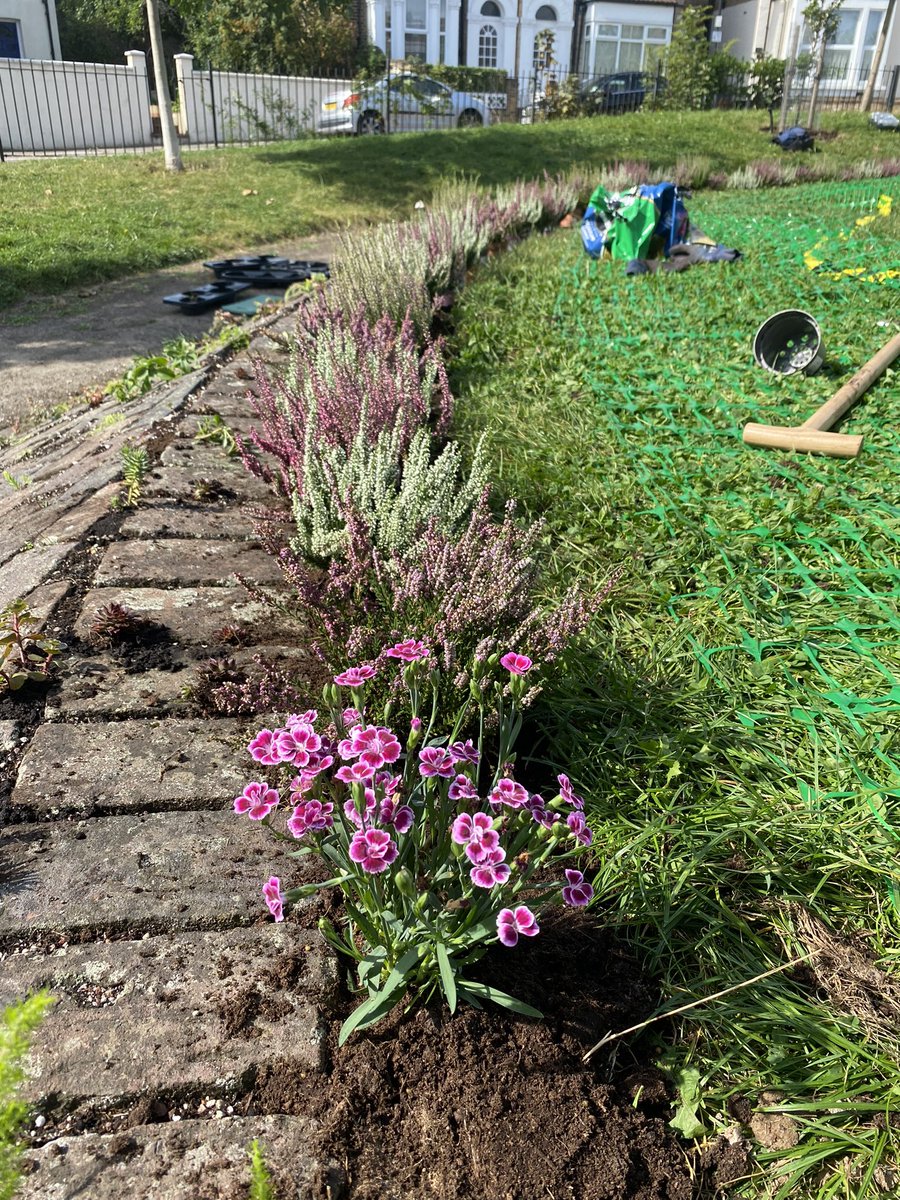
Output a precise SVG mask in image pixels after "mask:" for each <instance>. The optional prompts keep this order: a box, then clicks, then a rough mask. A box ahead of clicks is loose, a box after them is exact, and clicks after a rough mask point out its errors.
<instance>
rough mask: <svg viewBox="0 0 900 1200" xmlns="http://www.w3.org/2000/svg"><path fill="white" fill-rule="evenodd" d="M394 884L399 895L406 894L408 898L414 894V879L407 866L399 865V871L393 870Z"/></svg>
mask: <svg viewBox="0 0 900 1200" xmlns="http://www.w3.org/2000/svg"><path fill="white" fill-rule="evenodd" d="M394 884H395V885H396V888H397V891H398V892H399V893H400V895H401V896H407V897H408V898H409V899H412V898H413V896H415V894H416V881H415V879H413V876H412V872H411V871H410V870H409V869H408V868H407V867H401V868H400V870H399V871H395V872H394Z"/></svg>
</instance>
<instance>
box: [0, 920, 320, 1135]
mask: <svg viewBox="0 0 900 1200" xmlns="http://www.w3.org/2000/svg"><path fill="white" fill-rule="evenodd" d="M5 967H6V970H5V971H4V979H3V982H2V983H0V1003H2V1004H3V1005H4V1006H6V1005H8V1004H12V1003H13V1002H14V1001H15V1000H16V998H17V997H18V996H21V995H33V994H34V993H35V992H37V991H39V990H40V989H46V990H47V991H49V992H50V994H51V995H52V996H53V997H54V1004H53V1006H52V1008H51V1009H50V1011H49V1013H48V1014H47V1015H46V1017H45V1018H44V1020H43V1022H42V1023H41V1025H40V1027H39V1029H38V1030H37V1032H36V1033H35V1035H34V1037H33V1038H32V1043H31V1053H30V1055H29V1064H28V1079H27V1084H26V1086H25V1091H24V1095H25V1098H26V1099H27V1100H28V1101H29V1102H31V1103H33V1104H34V1105H35V1106H36V1108H37V1110H38V1111H40V1109H41V1107H42V1105H43V1104H45V1103H46V1102H47V1101H48V1099H49V1100H50V1101H51V1103H52V1104H53V1105H54V1106H56V1105H59V1104H60V1103H61V1104H62V1107H63V1108H69V1106H70V1104H72V1103H74V1104H80V1103H84V1102H85V1101H87V1106H88V1107H95V1106H98V1105H99V1106H100V1107H102V1108H104V1109H107V1110H108V1109H109V1108H110V1107H111V1106H112V1105H117V1104H121V1103H122V1102H123V1101H124V1102H127V1101H128V1100H129V1099H131V1098H133V1097H135V1096H137V1095H141V1094H143V1095H146V1094H148V1093H149V1094H151V1095H152V1094H159V1093H160V1092H162V1091H170V1090H174V1091H180V1090H185V1091H187V1090H190V1091H196V1090H200V1089H209V1088H217V1089H218V1090H219V1092H220V1093H221V1092H223V1091H224V1092H228V1091H231V1092H232V1093H233V1092H234V1091H236V1090H237V1086H238V1083H239V1081H240V1080H241V1079H242V1078H245V1077H246V1076H247V1074H248V1072H250V1071H251V1070H252V1069H253V1068H254V1067H256V1066H258V1065H259V1064H260V1063H265V1062H269V1063H271V1062H275V1061H278V1060H282V1061H284V1062H286V1063H290V1064H291V1065H292V1066H293V1067H294V1068H296V1069H301V1070H306V1071H313V1072H315V1071H319V1070H321V1068H322V1031H323V1029H324V1028H325V1021H324V1020H323V1018H322V1015H321V1009H322V1006H323V1005H325V1006H331V1005H332V1004H333V1002H334V994H335V991H336V987H337V972H336V964H335V961H334V957H333V955H332V953H331V952H330V951H329V949H328V947H327V945H326V943H325V942H324V940H323V939H322V937H321V936H320V935H319V934H318V932H315V931H312V932H311V931H309V930H304V929H301V928H299V927H298V926H295V925H292V924H290V923H288V922H285V923H283V924H281V925H276V924H275V923H274V922H271V923H270V924H269V925H264V926H259V927H257V928H252V929H247V928H244V929H230V930H216V931H207V932H202V931H201V932H192V933H184V932H180V933H178V934H177V936H176V935H165V934H161V935H157V936H155V937H149V938H141V939H137V940H128V941H114V942H97V943H93V944H91V945H85V946H72V945H70V946H64V947H62V948H61V949H58V950H56V951H55V952H53V953H50V954H45V955H42V956H40V957H37V956H31V957H28V956H24V955H10V957H9V958H7V960H6V963H5Z"/></svg>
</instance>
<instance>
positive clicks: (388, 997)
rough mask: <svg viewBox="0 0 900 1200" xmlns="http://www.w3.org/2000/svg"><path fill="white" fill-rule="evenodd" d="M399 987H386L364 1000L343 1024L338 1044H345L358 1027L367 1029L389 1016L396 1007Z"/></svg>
mask: <svg viewBox="0 0 900 1200" xmlns="http://www.w3.org/2000/svg"><path fill="white" fill-rule="evenodd" d="M399 991H400V988H399V987H394V988H392V989H391V990H388V989H387V988H386V987H383V988H381V990H380V991H377V992H373V993H372V995H371V996H370V997H369V998H368V1000H364V1001H363V1002H362V1004H360V1006H359V1007H358V1008H354V1010H353V1012H352V1013H351V1014H350V1016H349V1017H348V1018H347V1020H346V1021H345V1022H344V1023H343V1025H342V1026H341V1031H340V1033H339V1034H338V1045H339V1046H343V1044H344V1042H346V1040H347V1038H348V1037H349V1036H350V1034H351V1033H353V1032H354V1031H355V1030H357V1029H366V1028H368V1026H369V1025H374V1024H375V1022H376V1021H380V1020H381V1018H382V1017H384V1016H387V1014H388V1013H389V1012H390V1010H391V1009H392V1008H393V1007H394V1001H395V999H396V996H397V993H398V992H399Z"/></svg>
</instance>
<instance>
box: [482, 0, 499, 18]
mask: <svg viewBox="0 0 900 1200" xmlns="http://www.w3.org/2000/svg"><path fill="white" fill-rule="evenodd" d="M481 15H482V16H483V17H502V16H503V9H502V8H501V7H500V5H499V4H495V3H494V0H484V4H482V6H481Z"/></svg>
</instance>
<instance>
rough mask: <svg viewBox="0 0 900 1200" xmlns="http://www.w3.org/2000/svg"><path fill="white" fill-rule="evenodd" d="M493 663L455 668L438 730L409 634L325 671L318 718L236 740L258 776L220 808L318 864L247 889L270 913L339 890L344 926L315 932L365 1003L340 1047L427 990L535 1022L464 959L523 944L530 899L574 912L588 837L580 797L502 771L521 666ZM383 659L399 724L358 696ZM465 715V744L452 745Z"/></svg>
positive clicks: (530, 919)
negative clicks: (316, 879)
mask: <svg viewBox="0 0 900 1200" xmlns="http://www.w3.org/2000/svg"><path fill="white" fill-rule="evenodd" d="M392 652H393V653H392ZM502 661H505V662H506V664H507V665H506V669H505V672H504V669H503V668H502V667H501V666H500V656H499V655H498V654H493V655H491V656H490V657H488V658H487V659H482V660H476V661H474V662H473V663H472V664H471V665H470V667H469V671H470V678H471V683H470V688H469V692H468V695H467V697H466V699H465V701H464V703H463V704H462V705H461V706H460V707H459V709H458V711H457V713H456V715H455V717H454V718H453V720H452V721H450V722H449V723H447V724H444V723H443V722H441V721H440V719H439V718H438V716H437V715H436V714H437V711H438V707H437V697H438V695H439V691H440V682H439V676H440V669H439V667H437V666H436V664H435V663H433V661H432V654H431V652H430V650H429V648H428V647H427V646H425V645H423V644H422V643H421V641H420V639H418V638H414V637H411V636H410V637H407V638H405V639H403V640H402V641H401V642H399V643H398V644H397V645H396V646H394V647H386V648H385V652H384V655H383V656H382V657H381V666H380V667H378V668H376V666H375V664H373V663H371V662H369V663H362V664H359V665H355V666H349V667H346V668H345V669H344V670H343V671H341V672H340V673H339V674H337V675H336V676H335V682H334V683H332V684H329V685H327V686H326V688H325V689H324V693H323V700H324V706H325V709H326V710H327V711H326V715H325V717H324V718H320V717H319V714H318V713H317V712H316V711H315V710H309V711H307V712H303V713H295V714H293V715H291V716H289V717H288V718H287V720H286V722H285V725H284V727H283V728H278V729H262V730H260V731H259V732H258V733H257V734H256V736H255V737H254V738H253V740H252V741H251V742H250V744H249V746H248V751H249V753H250V756H251V757H252V758H253V759H254V761H255V762H256V763H257V764H258V765H259V766H260V767H261V768H262V769H263V771H264V776H265V777H264V778H263V779H260V780H255V781H253V782H251V783H248V784H247V785H246V787H245V788H244V790H243V791H242V792H241V794H240V795H239V796H238V797H236V799H235V801H234V809H235V812H236V813H238V814H239V815H241V816H246V817H248V818H249V820H251V821H253V822H256V823H258V824H259V825H261V826H263V827H265V828H266V829H267V830H268V831H269V832H270V833H271V834H273V835H274V836H275V837H276V838H277V839H278V840H279V841H280V842H281V843H282V845H284V846H289V847H291V849H290V850H289V857H292V858H302V857H304V856H306V855H313V856H314V857H317V858H319V859H321V860H322V861H323V862H324V863H326V864H327V866H328V868H329V870H330V871H331V872H332V875H331V877H330V878H329V879H328V880H326V881H325V882H323V883H314V884H305V885H302V886H299V887H288V886H283V885H282V882H281V878H280V876H277V875H273V876H271V877H270V878H269V879H268V880H267V881H266V883H265V884H264V885H263V888H262V893H263V897H264V900H265V903H266V905H267V906H268V908H269V911H270V912H271V914H272V916H273V917H274V919H275V920H276V921H282V920H283V919H284V909H285V905H287V904H290V903H291V902H293V901H296V900H299V899H301V898H302V897H305V896H308V895H310V894H312V893H313V892H315V891H316V890H317V889H319V888H324V887H337V888H339V889H340V890H341V892H342V893H343V897H344V911H345V914H346V917H345V922H344V925H343V927H342V928H340V929H338V928H335V926H334V925H332V924H331V923H330V922H329V921H327V920H324V919H323V921H322V922H320V929H321V930H322V932H323V934H324V936H325V937H326V938H327V939H328V941H329V942H330V944H331V945H332V946H333V947H334V948H335V949H336V950H337V951H338V952H339V953H341V954H343V955H347V956H349V957H350V958H352V959H353V960H354V961H355V963H356V967H357V974H358V978H359V985H360V990H361V991H364V992H366V993H367V997H366V999H365V1000H364V1001H363V1002H362V1003H361V1004H360V1005H359V1007H357V1008H356V1009H355V1011H354V1012H353V1013H352V1014H351V1016H350V1017H349V1018H348V1019H347V1020H346V1021H345V1022H344V1025H343V1026H342V1028H341V1033H340V1043H341V1044H343V1042H344V1041H346V1039H347V1038H348V1037H349V1036H350V1034H351V1033H352V1032H353V1031H354V1030H358V1029H363V1028H365V1027H366V1026H368V1025H371V1024H373V1023H374V1022H376V1021H378V1020H380V1019H381V1018H382V1017H383V1016H385V1015H386V1013H387V1012H389V1011H390V1010H391V1009H392V1008H393V1007H394V1006H395V1005H397V1004H398V1003H400V1002H401V1000H402V999H403V997H404V995H406V994H409V996H410V999H411V1000H412V1001H418V1000H427V999H428V998H429V997H430V996H432V995H433V994H434V993H435V992H436V991H437V990H438V989H440V990H441V991H442V992H443V994H444V996H445V998H446V1000H447V1003H448V1004H449V1006H450V1009H451V1011H453V1010H455V1008H456V1005H457V1002H458V1001H459V1000H464V1001H467V1002H469V1003H471V1004H473V1005H475V1006H476V1007H479V1006H480V1005H481V1003H482V1002H483V1001H484V1000H491V1001H494V1002H495V1003H497V1004H500V1005H502V1006H503V1007H506V1008H508V1009H512V1010H513V1011H515V1012H519V1013H524V1014H526V1015H529V1016H537V1017H539V1016H540V1015H541V1014H540V1013H539V1012H537V1010H535V1009H533V1008H530V1007H529V1006H528V1005H525V1004H522V1003H521V1002H520V1001H518V1000H516V999H515V998H513V997H511V996H508V995H506V994H505V993H504V992H501V991H499V990H498V989H496V988H494V987H488V986H487V985H485V984H483V983H481V982H479V981H477V980H474V979H472V978H470V977H469V968H470V967H471V966H472V965H473V964H474V963H476V962H477V961H478V960H479V959H480V958H481V957H482V955H483V954H484V953H485V951H486V949H487V948H488V947H489V946H490V945H491V944H492V943H495V942H499V943H500V944H501V945H503V946H506V947H513V946H515V945H516V943H517V942H518V940H519V938H520V937H526V938H530V937H534V936H535V935H536V934H537V933H538V932H539V926H538V922H537V916H538V914H539V913H540V910H541V909H542V908H543V907H544V906H545V905H547V904H549V903H551V902H555V901H562V903H563V904H567V905H571V906H574V907H583V906H584V905H586V904H588V903H589V902H590V900H591V898H592V896H593V889H592V887H591V884H589V883H587V882H586V881H585V878H584V874H583V873H582V872H581V871H580V870H577V869H575V868H572V867H564V864H566V863H567V862H568V861H569V860H570V859H572V858H573V857H574V856H576V855H578V854H579V853H580V852H581V848H582V846H584V845H586V844H588V843H589V842H590V831H589V830H588V829H587V826H586V825H585V822H584V814H583V812H582V808H583V801H582V799H581V797H579V796H576V795H575V793H574V792H573V791H572V787H571V784H570V782H569V780H568V778H567V777H566V776H565V775H560V776H559V777H558V780H557V782H558V791H557V792H556V794H555V795H553V796H552V797H551V798H550V799H549V800H547V799H545V798H544V797H543V796H541V795H539V794H535V793H531V792H529V790H528V788H527V787H526V786H525V785H524V784H523V783H522V782H521V781H519V780H516V779H515V778H514V777H513V772H514V771H515V762H516V755H515V751H514V745H515V739H516V735H517V733H518V730H519V728H520V727H521V714H520V706H521V702H522V699H523V697H524V695H525V693H526V690H527V688H528V686H529V685H528V682H527V679H526V677H527V676H528V675H529V674H531V672H532V671H533V670H534V667H533V664H532V663H531V662H529V661H528V659H527V658H525V657H524V656H521V655H518V654H515V653H514V652H510V653H508V654H507V655H505V656H504V659H503V660H502ZM388 664H390V666H391V668H392V669H393V670H394V671H397V670H398V668H399V680H400V685H401V686H402V687H403V688H404V689H405V690H406V692H407V694H408V699H409V711H410V713H411V717H410V719H409V720H408V721H407V722H406V723H405V732H401V731H400V729H399V728H396V727H395V728H391V727H390V726H389V725H387V724H386V721H387V719H388V718H387V715H386V714H385V716H384V717H383V721H384V722H385V723H381V724H379V723H377V719H373V718H371V717H370V716H369V714H368V713H367V710H366V689H367V688H369V687H370V685H371V682H372V679H373V678H374V676H375V673H376V671H377V670H385V669H387V667H388ZM346 690H349V693H350V697H349V698H350V700H351V701H352V708H349V707H347V706H346V699H347V697H346ZM429 693H430V696H429ZM429 713H430V716H428V714H429ZM476 714H477V722H475V723H477V725H478V728H479V729H480V730H481V735H480V737H479V740H478V744H477V746H476V745H474V744H473V742H472V741H471V740H468V741H465V742H463V741H462V740H461V739H460V733H461V731H462V730H463V729H464V728H466V727H467V725H468V724H469V723H471V722H474V719H475V715H476ZM491 718H493V719H491ZM348 720H349V721H351V722H352V724H350V725H349V726H348V724H347V722H348ZM488 727H491V728H492V729H493V731H494V734H493V736H492V739H491V744H490V746H489V745H488V744H487V743H486V741H485V730H486V729H487V728H488ZM284 809H288V810H289V815H288V816H287V817H286V818H283V817H281V816H280V815H279V814H280V813H281V812H283V811H284ZM573 819H575V820H574V823H573ZM526 901H527V903H526Z"/></svg>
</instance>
